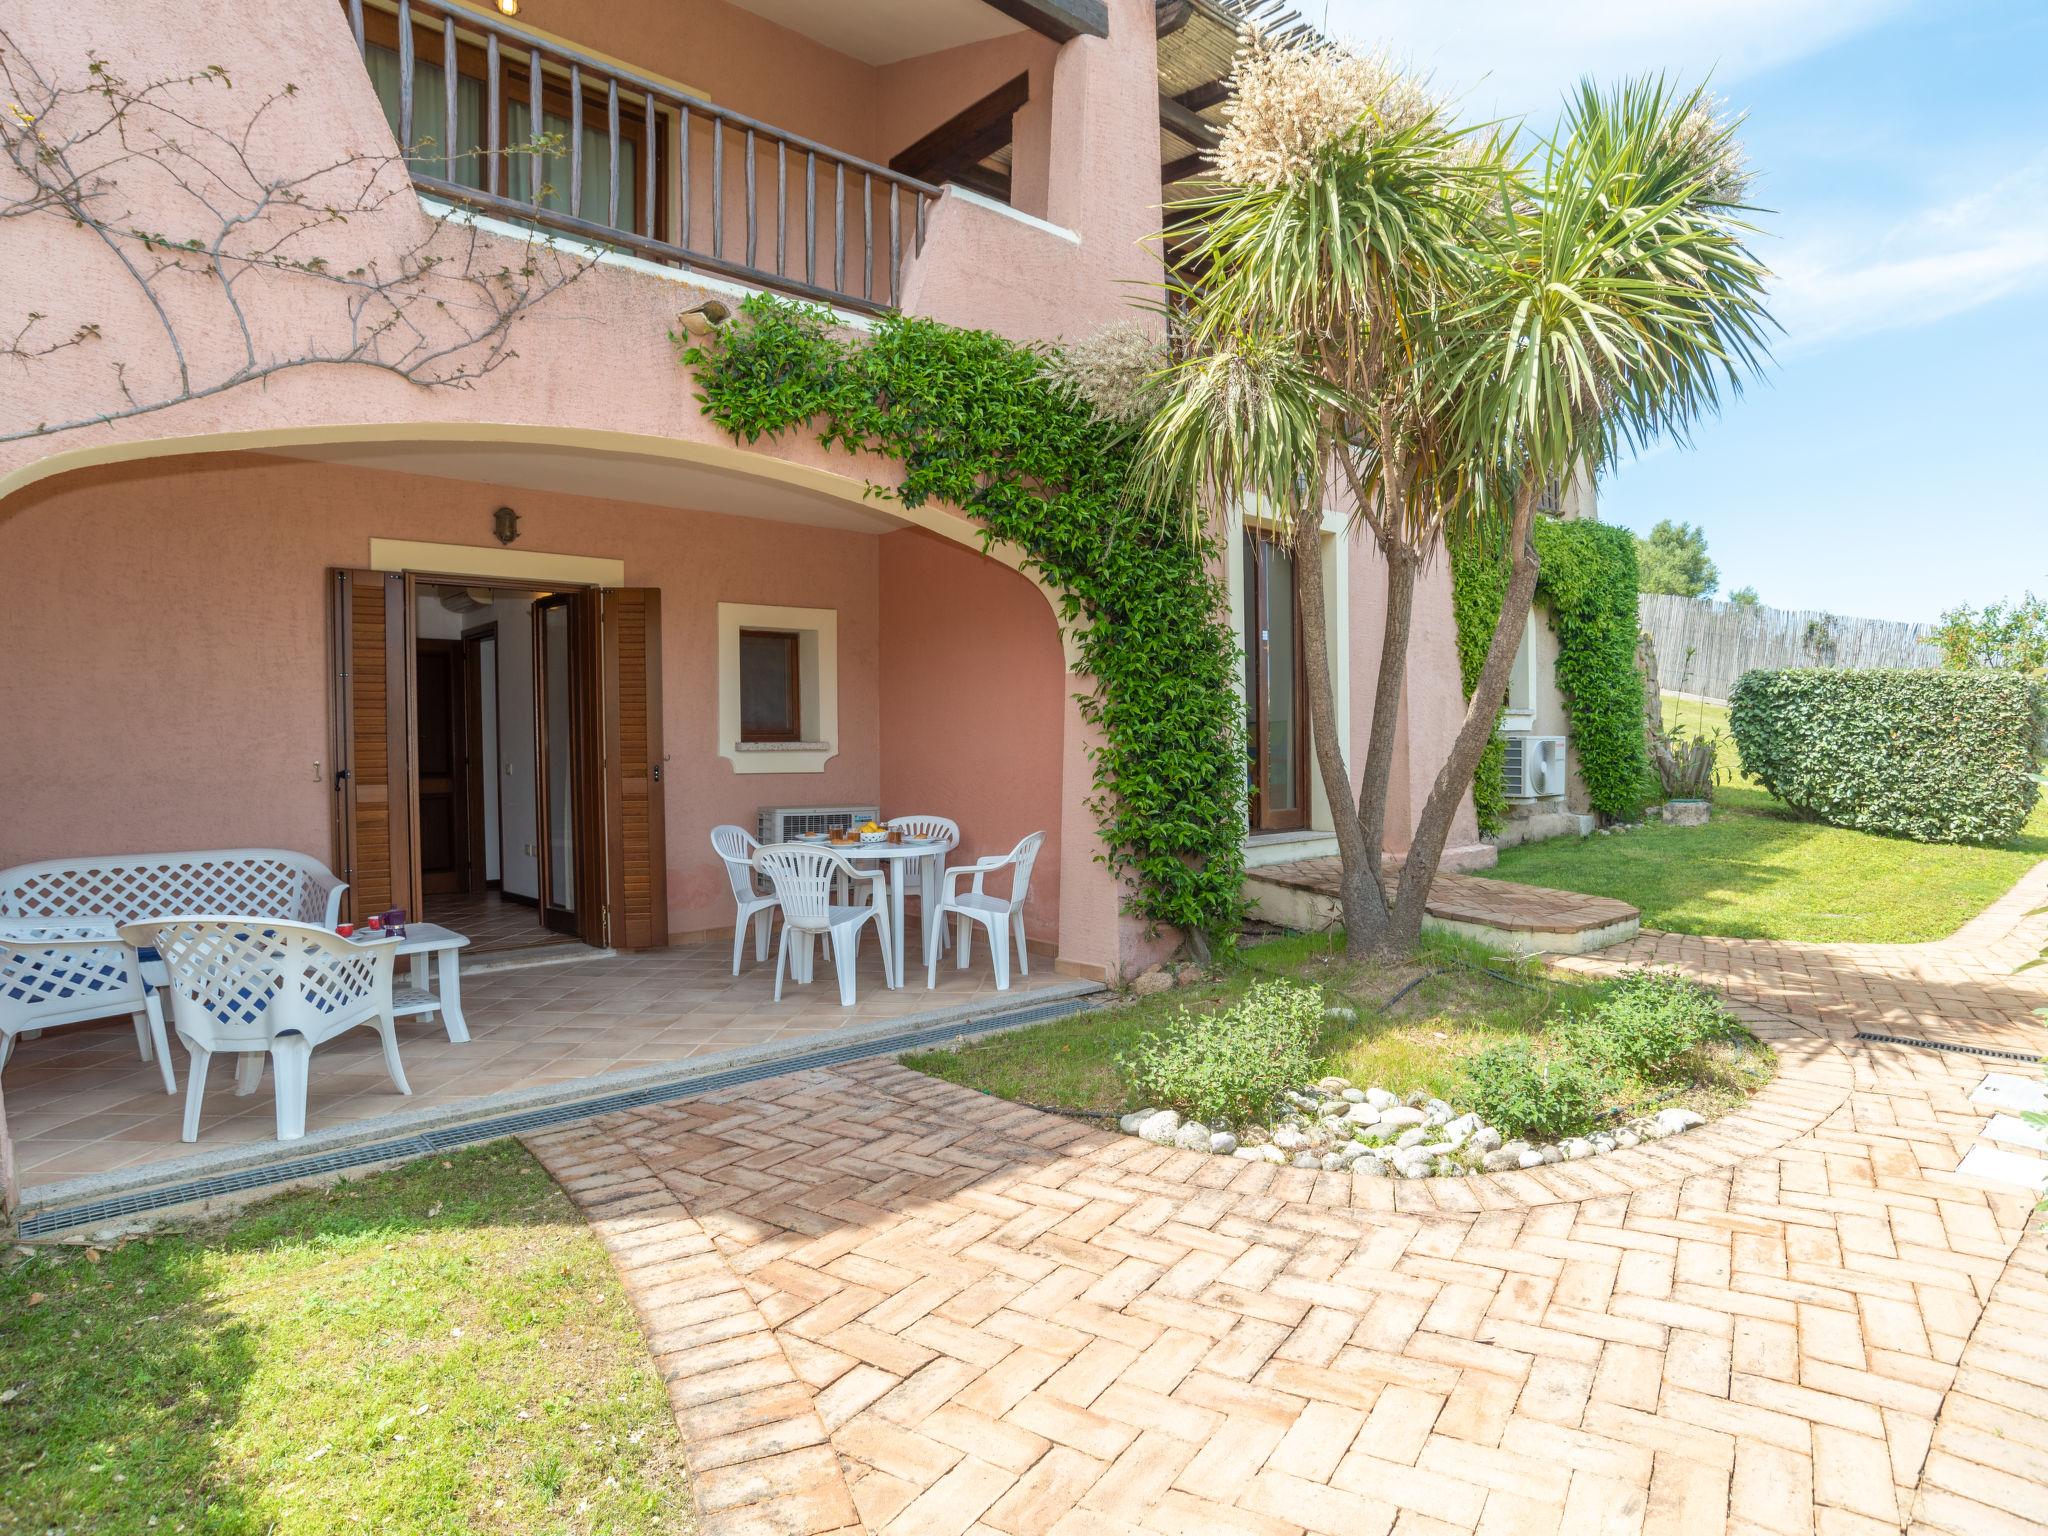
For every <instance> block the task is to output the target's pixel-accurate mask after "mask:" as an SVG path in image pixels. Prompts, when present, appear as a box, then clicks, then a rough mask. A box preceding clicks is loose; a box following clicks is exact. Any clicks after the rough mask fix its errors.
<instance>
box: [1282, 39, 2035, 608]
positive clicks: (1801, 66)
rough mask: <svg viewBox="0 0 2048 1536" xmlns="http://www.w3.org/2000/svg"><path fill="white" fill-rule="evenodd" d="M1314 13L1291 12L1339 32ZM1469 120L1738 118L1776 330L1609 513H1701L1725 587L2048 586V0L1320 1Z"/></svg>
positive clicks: (1874, 596) (1811, 595)
mask: <svg viewBox="0 0 2048 1536" xmlns="http://www.w3.org/2000/svg"><path fill="white" fill-rule="evenodd" d="M1323 3H1324V0H1305V3H1304V0H1297V4H1298V6H1299V8H1300V9H1301V10H1302V12H1303V14H1304V15H1305V16H1307V17H1308V18H1309V19H1311V20H1315V21H1321V20H1322V19H1323V17H1322V15H1321V14H1320V13H1321V12H1322V10H1323ZM1327 3H1328V26H1329V29H1330V31H1331V32H1332V33H1334V34H1335V35H1337V36H1340V37H1344V38H1346V39H1349V40H1354V41H1357V42H1363V43H1369V44H1370V43H1386V44H1388V45H1390V46H1391V47H1392V48H1393V49H1394V50H1395V51H1396V52H1397V53H1398V54H1400V55H1402V56H1404V57H1405V58H1407V59H1408V60H1409V61H1410V62H1411V63H1412V64H1413V65H1415V66H1416V67H1418V68H1420V69H1423V70H1425V71H1428V72H1429V73H1431V75H1432V76H1433V78H1434V80H1435V82H1436V84H1437V86H1438V87H1439V88H1440V89H1442V90H1445V91H1447V92H1449V93H1451V94H1452V95H1453V96H1454V97H1456V98H1457V99H1458V100H1460V101H1461V102H1463V103H1464V104H1465V106H1466V107H1467V109H1468V111H1469V112H1470V113H1471V114H1472V115H1473V116H1477V117H1485V116H1491V115H1494V114H1496V113H1498V114H1506V115H1524V114H1526V115H1527V116H1528V117H1529V118H1530V120H1531V121H1532V122H1533V123H1539V124H1540V123H1542V122H1544V121H1545V120H1546V119H1547V118H1548V117H1549V115H1550V112H1551V110H1552V107H1553V104H1554V103H1555V102H1556V100H1557V99H1558V97H1559V95H1560V94H1561V92H1562V91H1563V90H1564V89H1565V88H1566V87H1568V86H1569V85H1570V84H1571V82H1572V81H1574V80H1575V79H1576V78H1578V77H1579V76H1580V75H1582V74H1587V73H1591V74H1593V75H1595V76H1597V77H1600V78H1607V79H1612V78H1615V77H1618V76H1620V75H1623V74H1628V73H1635V72H1641V71H1646V70H1661V71H1664V72H1667V73H1670V74H1672V75H1673V76H1675V77H1677V78H1680V79H1684V80H1687V81H1692V80H1698V79H1703V78H1705V77H1707V76H1708V75H1709V74H1711V75H1712V86H1713V89H1714V90H1715V91H1716V92H1717V93H1718V94H1720V95H1721V96H1723V97H1725V98H1726V101H1727V104H1728V106H1729V107H1730V108H1731V109H1733V110H1738V111H1743V112H1746V113H1747V114H1748V122H1747V125H1746V127H1745V129H1744V140H1745V142H1746V144H1747V146H1748V150H1749V157H1750V160H1751V163H1752V165H1753V167H1754V169H1755V171H1756V172H1757V186H1756V190H1755V194H1754V196H1755V200H1756V201H1757V202H1759V203H1760V204H1762V205H1764V206H1765V207H1766V208H1768V209H1770V210H1772V211H1771V212H1769V213H1767V214H1765V215H1762V216H1761V217H1760V219H1759V222H1760V223H1761V224H1762V225H1763V226H1764V228H1765V229H1766V231H1767V234H1766V237H1765V238H1764V239H1762V240H1761V241H1760V242H1759V244H1758V249H1759V251H1760V253H1761V254H1762V255H1763V257H1764V259H1765V260H1766V261H1767V262H1768V263H1769V264H1770V265H1771V267H1772V268H1773V270H1774V272H1775V273H1776V274H1777V277H1776V280H1775V283H1774V289H1773V292H1774V297H1773V308H1774V310H1775V311H1776V313H1777V315H1778V318H1779V320H1780V321H1781V323H1782V324H1783V325H1784V327H1785V334H1784V335H1783V336H1782V337H1781V338H1780V339H1779V342H1778V344H1777V347H1776V358H1775V361H1774V363H1773V365H1772V366H1771V368H1770V370H1769V372H1768V373H1767V375H1766V376H1765V377H1764V378H1763V379H1762V380H1759V381H1758V382H1756V383H1754V384H1752V385H1751V386H1750V387H1749V389H1748V390H1747V391H1746V393H1745V394H1744V395H1743V397H1742V398H1741V399H1739V400H1737V401H1735V402H1734V403H1733V404H1732V405H1730V406H1729V408H1728V409H1727V410H1726V411H1725V413H1724V414H1723V415H1722V416H1721V417H1720V418H1719V419H1717V420H1712V421H1709V422H1706V423H1704V424H1703V425H1702V426H1701V428H1700V429H1699V431H1698V432H1697V433H1696V434H1695V437H1694V440H1693V444H1692V446H1691V447H1690V448H1689V449H1681V448H1672V447H1663V448H1658V449H1654V450H1652V451H1650V452H1649V453H1647V454H1646V455H1644V456H1643V457H1642V458H1640V459H1637V460H1635V461H1633V462H1624V463H1623V464H1621V465H1619V466H1617V467H1616V468H1614V469H1613V470H1612V471H1611V472H1610V473H1609V475H1608V477H1607V479H1606V480H1605V482H1604V483H1603V485H1602V490H1601V510H1600V515H1601V517H1602V518H1603V519H1606V520H1608V521H1612V522H1619V523H1623V524H1626V525H1627V526H1629V527H1632V528H1635V529H1637V530H1638V531H1643V530H1647V529H1648V528H1649V526H1650V525H1651V524H1652V523H1654V522H1656V521H1657V520H1658V519H1659V518H1663V517H1670V518H1678V519H1683V520H1685V521H1688V522H1695V523H1699V524H1702V525H1703V526H1704V527H1705V528H1706V531H1707V542H1708V548H1709V551H1710V552H1711V554H1712V555H1713V557H1714V559H1715V561H1716V562H1717V563H1718V564H1719V565H1720V568H1721V580H1722V589H1723V591H1724V593H1725V592H1726V591H1727V590H1729V589H1732V588H1735V587H1740V586H1745V585H1747V586H1754V587H1755V588H1756V589H1757V591H1758V593H1759V594H1760V595H1761V596H1762V598H1763V600H1764V601H1765V602H1766V603H1770V604H1772V605H1774V606H1778V607H1787V608H1826V609H1830V610H1832V611H1834V612H1836V613H1842V614H1856V615H1864V616H1870V617H1877V618H1897V619H1933V618H1935V617H1937V616H1938V615H1939V614H1940V612H1941V611H1942V610H1943V609H1945V608H1949V607H1952V606H1954V605H1955V604H1957V603H1962V602H1970V603H1977V604H1981V603H1984V602H1986V601H1990V600H1995V599H1998V598H2002V597H2015V596H2018V595H2019V594H2020V593H2021V592H2022V591H2024V590H2026V589H2028V588H2029V587H2031V588H2032V589H2033V590H2035V591H2040V592H2048V390H2044V389H2043V387H2042V385H2041V383H2040V378H2041V369H2040V366H2039V360H2041V359H2043V358H2048V83H2044V76H2043V68H2044V65H2048V5H2044V4H2041V3H2039V0H2002V3H2000V0H1920V3H1917V4H1916V3H1911V0H1655V3H1651V0H1549V3H1546V4H1543V5H1531V4H1528V3H1527V0H1327Z"/></svg>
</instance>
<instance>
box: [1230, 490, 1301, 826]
mask: <svg viewBox="0 0 2048 1536" xmlns="http://www.w3.org/2000/svg"><path fill="white" fill-rule="evenodd" d="M1244 538H1245V543H1246V550H1245V553H1246V557H1247V558H1246V560H1245V564H1246V566H1247V567H1248V569H1247V570H1246V572H1245V584H1246V591H1245V594H1244V613H1245V623H1246V626H1247V628H1248V629H1249V630H1250V632H1251V634H1252V635H1255V636H1256V637H1257V643H1256V646H1252V645H1247V647H1246V654H1247V656H1248V657H1249V658H1250V659H1251V662H1252V666H1251V669H1250V670H1251V677H1250V679H1249V682H1250V685H1251V689H1250V693H1249V695H1248V696H1247V697H1246V699H1245V710H1246V713H1247V714H1248V715H1249V716H1250V717H1251V726H1252V730H1251V738H1252V739H1251V743H1250V745H1251V754H1250V757H1251V760H1250V763H1249V765H1248V772H1249V773H1250V776H1251V786H1252V791H1253V792H1252V794H1251V796H1250V797H1249V798H1250V817H1251V829H1252V831H1254V832H1298V831H1301V830H1303V829H1304V828H1306V827H1307V826H1308V824H1309V809H1310V787H1309V773H1308V766H1309V763H1308V760H1309V753H1308V750H1307V748H1308V734H1309V718H1308V664H1307V657H1306V655H1305V652H1304V648H1303V644H1302V634H1301V587H1300V580H1299V573H1298V572H1295V571H1294V570H1293V569H1292V567H1293V555H1292V553H1291V552H1290V551H1289V550H1288V548H1287V546H1286V545H1285V544H1284V543H1282V542H1281V540H1280V538H1279V536H1278V534H1276V533H1274V532H1273V531H1271V530H1269V529H1265V528H1259V527H1255V526H1247V527H1246V528H1245V530H1244ZM1275 551H1278V552H1279V553H1281V554H1284V555H1287V556H1288V564H1289V575H1288V582H1287V591H1288V597H1289V601H1290V602H1291V603H1292V604H1293V607H1294V615H1293V617H1294V622H1293V624H1292V625H1291V626H1290V628H1291V629H1292V630H1293V633H1294V662H1293V672H1294V721H1295V744H1294V806H1293V808H1292V809H1291V810H1283V811H1274V810H1272V809H1270V808H1269V807H1268V806H1267V804H1266V797H1265V795H1264V793H1263V791H1264V788H1265V783H1266V771H1265V750H1266V739H1267V734H1268V725H1269V722H1270V720H1271V715H1270V713H1269V705H1270V702H1271V701H1270V700H1269V699H1268V697H1267V688H1266V679H1267V678H1268V677H1269V676H1270V675H1271V672H1272V667H1271V665H1270V661H1271V657H1270V650H1271V646H1270V640H1269V637H1270V636H1271V634H1272V625H1271V623H1270V621H1269V620H1270V616H1269V614H1268V612H1267V607H1266V588H1267V582H1266V579H1265V576H1266V567H1267V562H1268V561H1269V560H1270V558H1271V557H1272V555H1273V553H1274V552H1275Z"/></svg>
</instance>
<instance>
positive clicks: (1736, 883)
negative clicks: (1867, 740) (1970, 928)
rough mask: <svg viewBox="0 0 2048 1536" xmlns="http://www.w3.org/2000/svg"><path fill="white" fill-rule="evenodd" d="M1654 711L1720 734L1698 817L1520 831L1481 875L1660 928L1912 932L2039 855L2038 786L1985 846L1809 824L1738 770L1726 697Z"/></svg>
mask: <svg viewBox="0 0 2048 1536" xmlns="http://www.w3.org/2000/svg"><path fill="white" fill-rule="evenodd" d="M1664 711H1665V722H1666V725H1667V727H1676V728H1679V729H1681V730H1684V731H1686V732H1694V731H1701V730H1707V731H1712V730H1719V731H1721V732H1722V733H1723V734H1722V740H1721V744H1720V766H1721V778H1722V781H1723V782H1722V783H1720V784H1719V785H1718V786H1717V787H1716V788H1715V790H1714V819H1713V820H1712V821H1711V822H1710V823H1708V824H1707V825H1706V826H1704V827H1667V826H1662V825H1656V824H1653V825H1651V826H1647V827H1644V828H1642V829H1641V830H1639V831H1634V832H1625V833H1618V834H1615V835H1613V836H1610V837H1592V838H1588V839H1586V840H1584V841H1583V842H1581V841H1577V840H1573V839H1558V840H1554V841H1551V842H1547V843H1530V844H1525V845H1524V846H1522V847H1519V848H1509V849H1505V850H1503V851H1502V853H1501V856H1500V863H1499V865H1498V866H1497V867H1496V868H1495V869H1494V870H1493V871H1492V874H1493V875H1494V876H1496V877H1497V878H1499V879H1503V880H1518V881H1521V882H1522V883H1523V884H1526V885H1548V886H1554V887H1556V888H1557V889H1559V890H1566V891H1583V892H1585V893H1587V894H1589V895H1596V896H1613V897H1616V898H1617V899H1619V900H1622V901H1626V902H1629V903H1631V904H1633V905H1635V906H1637V907H1640V908H1641V909H1642V913H1643V923H1644V925H1645V926H1646V927H1651V928H1663V929H1667V930H1669V931H1671V932H1673V933H1701V934H1718V935H1721V936H1723V937H1727V938H1738V939H1752V938H1753V939H1796V940H1805V941H1808V942H1813V943H1823V944H1827V943H1868V944H1917V943H1926V942H1929V941H1931V940H1934V939H1943V938H1947V937H1948V936H1949V935H1950V934H1952V933H1954V932H1955V931H1956V930H1957V929H1958V928H1960V927H1962V925H1963V924H1964V923H1966V922H1968V921H1969V920H1970V919H1971V918H1973V917H1975V916H1976V915H1977V914H1978V913H1979V912H1981V911H1983V910H1984V909H1985V908H1986V907H1988V906H1989V905H1990V904H1991V903H1992V902H1994V901H1996V900H1997V899H1998V898H1999V897H2000V896H2003V895H2004V894H2005V893H2006V892H2007V891H2008V890H2010V889H2011V888H2012V885H2013V882H2015V881H2016V880H2018V879H2019V878H2020V876H2021V875H2023V874H2025V873H2026V872H2027V871H2028V870H2029V869H2031V868H2032V867H2033V866H2034V865H2035V864H2036V863H2037V862H2039V861H2040V860H2042V859H2048V797H2044V799H2043V800H2042V802H2041V803H2039V804H2037V805H2036V806H2035V807H2034V813H2033V815H2032V816H2031V817H2029V818H2028V820H2027V824H2026V827H2025V828H2024V829H2023V830H2022V832H2021V834H2020V835H2019V836H2018V837H2017V838H2015V839H2013V840H2012V841H2011V842H2009V843H2005V844H2003V845H1999V846H1995V847H1964V846H1960V845H1948V844H1936V843H1916V842H1912V841H1910V840H1909V839H1906V838H1900V837H1881V836H1878V835H1876V834H1874V833H1869V832H1852V831H1850V830H1848V829H1847V828H1844V827H1829V826H1823V825H1821V824H1820V823H1819V822H1813V821H1807V820H1804V819H1802V818H1801V817H1800V816H1798V815H1797V814H1796V813H1794V812H1793V811H1791V810H1789V809H1787V808H1786V807H1785V806H1784V805H1783V804H1782V803H1780V802H1779V801H1778V800H1777V799H1775V798H1774V797H1773V796H1772V795H1771V794H1770V793H1769V792H1767V791H1766V790H1765V789H1764V788H1763V787H1762V786H1761V785H1759V784H1757V783H1755V782H1754V781H1753V780H1750V779H1748V778H1746V777H1744V776H1743V774H1742V771H1741V761H1740V758H1739V755H1738V754H1737V753H1736V750H1735V743H1734V738H1733V737H1732V736H1729V735H1728V734H1727V727H1728V712H1727V710H1726V709H1724V708H1721V707H1720V706H1718V705H1712V704H1699V703H1695V702H1693V701H1692V700H1689V699H1688V700H1679V699H1673V698H1671V697H1669V696H1668V695H1667V696H1666V698H1665V701H1664Z"/></svg>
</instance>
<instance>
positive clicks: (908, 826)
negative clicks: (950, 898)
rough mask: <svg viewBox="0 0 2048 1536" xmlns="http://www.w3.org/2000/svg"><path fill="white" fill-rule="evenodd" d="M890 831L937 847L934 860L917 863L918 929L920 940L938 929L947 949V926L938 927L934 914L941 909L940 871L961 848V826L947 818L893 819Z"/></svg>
mask: <svg viewBox="0 0 2048 1536" xmlns="http://www.w3.org/2000/svg"><path fill="white" fill-rule="evenodd" d="M888 827H889V830H890V831H891V832H901V833H902V834H903V835H904V836H905V837H906V838H928V839H930V840H931V841H932V843H933V844H935V846H934V847H933V849H932V854H931V857H930V858H928V859H919V860H918V861H917V877H918V878H917V927H918V937H919V938H925V937H927V936H928V935H929V934H930V933H931V931H932V929H933V927H934V926H936V927H937V929H938V934H939V947H940V948H941V949H943V948H945V946H946V925H945V924H944V923H938V924H936V925H935V924H934V923H933V921H932V914H933V913H934V912H936V911H937V910H938V905H939V871H940V870H941V869H942V868H944V867H945V863H946V855H947V854H949V853H951V852H952V851H953V850H954V849H955V848H958V847H959V846H960V823H959V822H957V821H952V820H949V819H948V818H946V817H944V816H891V817H890V818H889V821H888Z"/></svg>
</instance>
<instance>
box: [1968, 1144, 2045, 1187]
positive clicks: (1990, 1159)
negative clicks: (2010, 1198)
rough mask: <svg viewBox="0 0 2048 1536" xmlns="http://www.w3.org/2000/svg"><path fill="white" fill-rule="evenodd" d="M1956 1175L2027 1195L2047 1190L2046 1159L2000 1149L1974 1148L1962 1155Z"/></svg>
mask: <svg viewBox="0 0 2048 1536" xmlns="http://www.w3.org/2000/svg"><path fill="white" fill-rule="evenodd" d="M1956 1172H1957V1173H1959V1174H1961V1175H1962V1176H1963V1177H1964V1178H1966V1179H1976V1180H1978V1181H1979V1182H1981V1183H1985V1184H2003V1185H2006V1186H2008V1187H2010V1188H2017V1189H2024V1190H2026V1191H2028V1192H2029V1193H2030V1194H2036V1195H2038V1194H2040V1193H2042V1192H2043V1191H2044V1190H2048V1159H2043V1158H2038V1157H2029V1156H2027V1155H2026V1154H2025V1153H2024V1152H2008V1151H2006V1150H2005V1149H2004V1148H2002V1147H1986V1146H1975V1147H1972V1148H1970V1150H1969V1151H1968V1152H1967V1153H1965V1154H1964V1155H1963V1161H1962V1163H1961V1165H1960V1166H1958V1167H1957V1169H1956Z"/></svg>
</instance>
